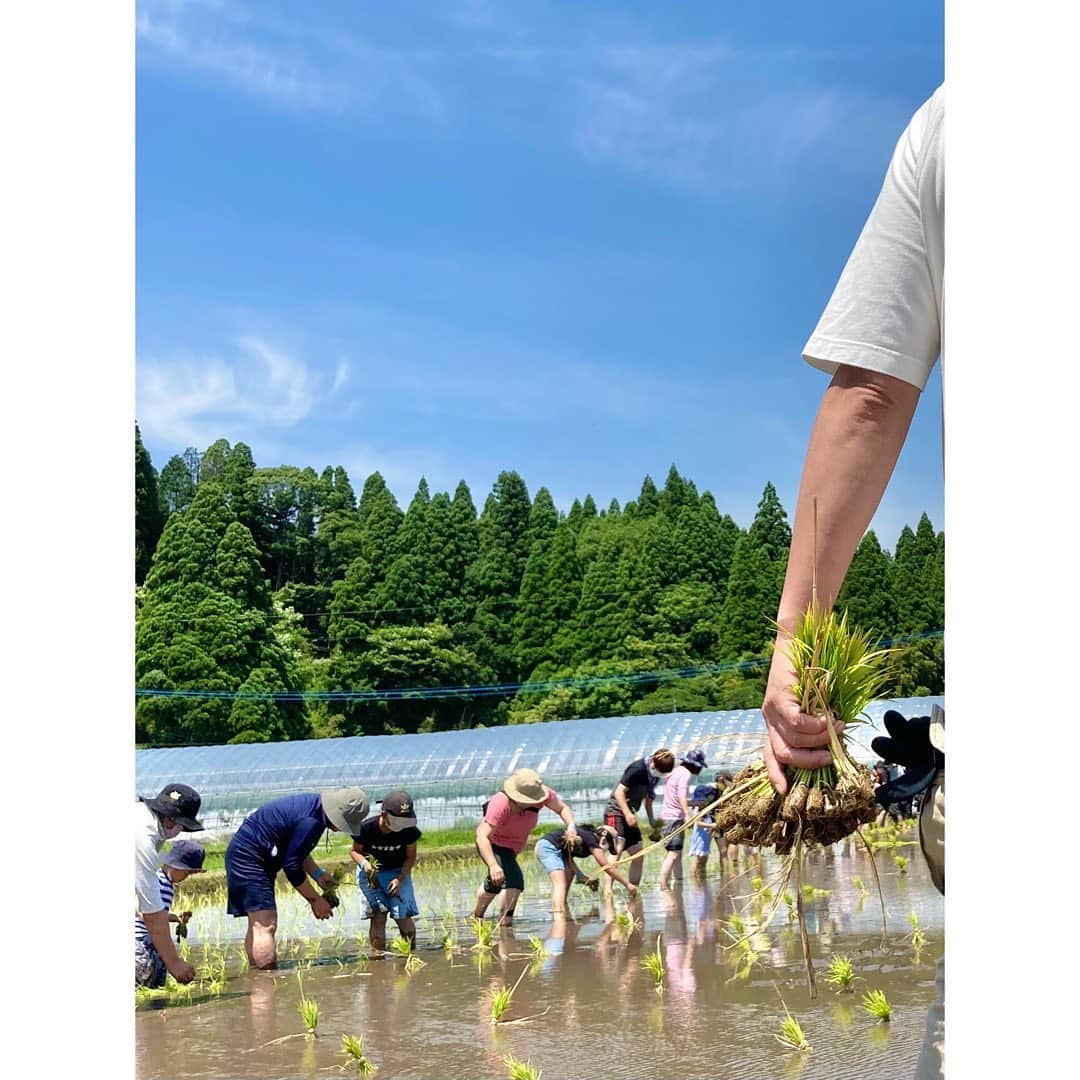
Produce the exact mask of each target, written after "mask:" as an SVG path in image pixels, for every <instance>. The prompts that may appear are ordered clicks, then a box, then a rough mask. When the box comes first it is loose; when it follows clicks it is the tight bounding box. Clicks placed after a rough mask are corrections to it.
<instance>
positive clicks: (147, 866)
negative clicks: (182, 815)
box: [135, 802, 166, 915]
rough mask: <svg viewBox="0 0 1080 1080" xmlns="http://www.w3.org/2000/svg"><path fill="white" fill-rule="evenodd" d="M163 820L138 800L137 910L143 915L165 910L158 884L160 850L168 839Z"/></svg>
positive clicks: (136, 840)
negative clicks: (158, 856)
mask: <svg viewBox="0 0 1080 1080" xmlns="http://www.w3.org/2000/svg"><path fill="white" fill-rule="evenodd" d="M165 839H166V837H165V835H164V833H162V831H161V821H160V819H159V818H158V816H157V814H155V813H154V812H153V810H151V809H150V808H149V807H148V806H147V805H146V803H144V802H137V803H136V804H135V910H136V911H138V912H141V913H142V914H143V915H152V914H153V913H154V912H155V911H163V910H164V909H165V905H164V904H163V903H162V902H161V886H160V885H159V884H158V858H157V855H158V852H159V851H160V850H161V845H162V844H164V843H165Z"/></svg>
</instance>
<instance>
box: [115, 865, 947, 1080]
mask: <svg viewBox="0 0 1080 1080" xmlns="http://www.w3.org/2000/svg"><path fill="white" fill-rule="evenodd" d="M904 850H905V854H907V855H909V856H911V860H910V864H909V866H908V868H907V872H906V873H905V874H900V873H899V872H898V870H897V868H896V866H895V865H894V864H893V862H892V861H891V860H890V858H889V856H888V853H884V854H879V856H878V863H879V866H880V872H881V880H882V886H883V889H884V893H885V901H886V910H887V912H888V916H889V929H888V934H887V937H886V940H885V943H884V946H883V945H882V938H881V915H880V908H879V905H878V900H877V895H876V892H875V891H873V890H874V886H873V878H872V874H871V871H870V867H869V862H868V859H867V857H866V856H865V855H864V854H862V853H861V852H854V851H853V850H851V849H850V848H847V847H839V846H838V847H837V848H834V849H831V850H829V851H827V852H818V853H816V854H815V855H814V856H812V857H811V858H810V860H809V861H808V864H807V868H806V874H805V878H804V881H805V882H806V883H809V884H813V885H815V886H817V887H818V888H820V889H826V890H829V892H828V894H827V895H821V894H818V895H817V896H816V897H815V898H814V899H813V900H809V901H808V902H807V914H808V922H809V928H810V931H811V934H812V941H813V948H814V953H815V958H816V960H817V962H818V964H817V966H818V969H819V972H820V969H821V968H822V967H823V966H824V965H825V963H827V961H828V959H829V956H830V955H831V954H832V953H846V954H849V955H850V956H851V957H852V959H853V961H854V963H855V967H856V970H857V972H858V973H859V975H860V976H861V979H862V981H860V982H859V983H857V984H856V987H857V990H856V993H855V994H842V995H841V994H837V993H835V992H833V991H832V990H830V989H829V988H828V987H827V986H826V985H825V984H824V983H823V982H822V981H821V980H820V977H819V992H818V999H817V1000H816V1001H810V999H809V996H808V993H807V989H806V983H805V975H804V973H803V969H802V955H801V950H800V947H799V942H798V935H797V932H796V931H795V930H794V928H793V924H791V923H789V921H788V919H787V917H786V913H785V909H784V907H783V905H781V908H780V910H779V912H778V913H777V914H776V916H775V918H774V920H773V923H772V926H771V927H770V930H769V933H768V935H767V937H760V938H759V939H757V945H758V947H759V950H760V956H759V961H758V962H757V963H756V964H755V965H754V966H753V967H752V968H751V969H750V971H749V973H745V970H744V969H736V968H735V966H734V961H733V956H732V953H731V951H730V949H729V948H728V947H727V946H729V945H730V941H731V938H730V936H729V935H728V933H727V932H726V930H725V925H724V924H725V923H726V920H728V919H729V918H730V916H731V915H732V914H733V913H740V914H742V916H743V917H744V918H746V919H747V920H749V919H750V918H751V916H752V909H751V908H750V907H749V906H748V904H749V901H750V894H751V893H752V891H753V890H752V887H751V885H750V879H751V877H752V876H753V875H755V874H759V875H761V876H762V877H764V878H765V879H766V881H768V878H769V875H770V872H771V871H773V870H775V868H776V864H775V863H774V862H773V861H772V860H771V859H765V860H764V862H758V861H757V860H751V859H749V858H744V859H743V860H742V861H741V862H740V863H739V865H738V867H737V868H736V869H734V870H733V869H731V868H730V867H724V868H721V866H720V864H719V863H718V862H717V861H716V860H715V859H714V860H713V865H712V868H711V873H710V876H709V878H708V879H707V880H706V881H705V882H703V883H702V882H695V881H691V880H690V879H689V877H688V878H687V880H686V881H685V882H684V884H683V886H682V888H681V889H680V890H675V891H674V892H672V893H661V892H660V891H659V890H657V889H656V888H655V886H654V885H652V884H650V883H654V882H655V880H656V875H657V871H658V868H659V859H651V860H650V861H649V862H648V864H647V868H646V875H645V882H646V888H645V889H644V890H643V895H642V897H641V900H640V901H639V902H638V903H636V904H635V905H634V906H633V907H632V908H631V911H632V913H633V914H634V915H635V916H636V918H637V919H638V920H639V922H640V923H641V928H640V929H636V930H634V931H633V932H631V933H630V934H628V935H626V934H623V933H621V932H620V931H619V929H618V927H617V926H616V925H615V924H614V923H613V922H612V921H611V916H612V914H613V911H612V909H611V908H607V909H605V905H604V904H603V903H602V902H600V901H597V900H596V899H594V897H593V894H591V893H588V892H585V891H583V890H580V889H579V888H575V890H574V891H573V893H572V902H571V909H572V912H573V916H574V917H573V919H572V921H570V922H567V923H565V924H560V923H556V922H553V921H552V919H551V917H550V912H549V908H548V890H547V881H546V876H545V875H544V874H543V872H542V871H541V870H540V868H539V866H538V865H537V864H536V863H535V860H534V859H533V858H532V857H531V856H525V857H524V860H523V861H524V864H525V867H526V872H527V888H528V891H527V893H526V897H525V898H523V902H522V904H521V906H520V907H519V910H518V918H517V919H516V921H515V925H514V927H513V929H512V930H506V931H503V932H502V934H501V936H500V937H499V938H498V939H497V944H496V948H495V950H494V951H493V952H492V953H491V954H490V956H489V957H488V958H487V959H486V962H483V961H480V962H478V960H477V954H476V953H474V952H471V951H470V950H469V946H471V945H472V943H473V941H474V938H473V936H472V932H471V930H470V929H469V928H468V926H467V923H466V921H465V920H464V918H462V915H463V914H464V913H465V912H466V911H467V910H468V909H469V907H470V905H471V900H472V895H473V892H474V890H475V887H476V884H477V882H478V879H479V877H480V876H481V875H480V874H479V873H478V871H479V870H480V867H479V864H477V865H476V866H473V865H466V866H463V867H460V868H457V869H454V870H445V869H443V870H438V871H432V872H431V873H429V874H428V875H427V876H426V877H425V876H424V875H422V874H420V872H419V871H418V874H417V881H416V888H417V895H418V900H419V902H420V905H421V908H422V909H423V910H424V912H425V915H424V917H422V919H421V920H420V943H421V952H420V955H421V957H422V958H423V959H424V960H425V961H426V963H425V966H424V967H423V968H422V969H420V970H419V971H418V972H417V973H416V974H414V975H412V976H409V975H407V974H405V972H404V970H403V961H402V960H401V959H375V960H371V961H368V962H366V963H365V962H363V961H360V962H358V960H357V954H358V948H359V943H358V936H357V935H358V934H362V933H364V927H365V924H364V923H363V922H362V920H361V919H360V917H359V913H358V909H359V907H360V905H359V897H358V896H357V895H356V893H355V892H354V891H353V890H343V892H344V897H343V899H344V903H343V909H344V910H343V912H342V914H341V915H339V916H338V917H336V918H335V920H334V925H332V926H329V927H328V926H325V925H324V924H316V923H315V922H314V921H313V920H311V919H310V917H307V918H304V917H303V916H304V913H303V912H302V911H295V912H292V913H289V912H288V911H287V910H286V908H285V907H284V906H283V909H282V925H283V926H284V927H286V928H287V929H288V934H286V935H285V938H284V942H283V949H282V951H283V953H285V954H286V955H287V956H288V957H289V958H288V959H286V960H285V961H284V964H285V967H284V968H283V970H280V971H277V972H274V973H255V972H246V973H243V974H240V975H237V976H234V977H232V978H230V979H229V981H228V984H227V988H226V990H225V992H224V993H223V994H222V995H221V996H220V997H216V998H210V999H207V1000H203V1001H201V1002H200V1003H197V1004H195V1005H174V1006H169V1007H167V1008H150V1009H145V1010H140V1011H139V1013H138V1015H137V1016H136V1057H137V1069H138V1076H139V1077H140V1078H142V1080H155V1078H158V1077H160V1078H162V1080H165V1078H169V1080H180V1078H184V1077H215V1078H226V1077H236V1078H241V1077H243V1078H248V1077H259V1078H271V1077H315V1076H318V1075H334V1072H331V1071H330V1070H331V1068H332V1067H333V1066H336V1065H338V1064H340V1063H341V1061H342V1060H343V1059H342V1057H341V1053H340V1045H341V1034H342V1033H343V1032H347V1033H350V1034H361V1033H362V1034H363V1036H364V1045H365V1049H366V1050H367V1052H368V1055H369V1057H370V1058H371V1060H372V1061H374V1062H375V1063H376V1064H378V1066H379V1072H378V1074H377V1078H378V1080H391V1078H399V1077H400V1078H410V1080H435V1078H440V1080H441V1078H445V1077H453V1078H454V1080H472V1078H476V1080H488V1078H492V1080H495V1078H500V1077H504V1076H506V1075H507V1072H506V1068H505V1066H504V1065H503V1064H502V1058H503V1055H505V1054H508V1053H512V1054H513V1055H514V1056H516V1057H518V1058H521V1059H524V1060H530V1059H531V1061H532V1063H533V1064H534V1065H535V1066H537V1067H538V1068H541V1069H543V1074H544V1078H545V1080H578V1078H598V1080H604V1078H609V1077H610V1078H623V1077H626V1078H640V1080H658V1078H666V1077H680V1078H688V1080H694V1078H712V1077H716V1076H724V1077H747V1078H750V1077H753V1078H754V1080H761V1078H763V1077H766V1078H767V1077H787V1076H798V1077H805V1078H807V1080H809V1078H812V1077H821V1078H830V1080H843V1078H846V1077H856V1076H859V1077H862V1076H864V1075H865V1074H866V1072H867V1070H868V1068H872V1069H873V1070H874V1071H876V1072H878V1073H879V1074H881V1075H889V1076H904V1075H909V1074H910V1073H911V1072H912V1070H913V1068H914V1063H915V1060H916V1058H917V1056H918V1050H919V1045H920V1043H921V1040H922V1031H923V1022H924V1015H925V1012H926V1008H927V1006H928V1005H929V1004H930V1003H931V1002H932V1001H933V998H934V964H935V961H936V960H937V958H938V957H939V956H940V955H941V953H942V950H943V939H944V933H943V929H944V928H943V915H944V905H943V901H942V898H941V897H940V896H939V895H938V894H937V892H936V891H935V890H934V888H933V886H932V884H931V883H930V881H929V878H928V876H927V873H926V870H925V867H924V865H923V863H922V860H921V858H920V857H919V856H918V854H916V853H915V852H916V851H917V849H914V850H913V849H910V848H908V849H904ZM856 877H861V879H862V880H863V881H864V882H865V883H866V885H867V887H868V888H870V889H871V893H870V895H869V896H866V897H863V896H862V894H861V892H860V890H859V889H858V888H857V887H856V884H855V882H854V879H855V878H856ZM616 892H617V894H619V895H617V900H618V906H619V907H620V908H621V907H622V906H623V905H622V901H621V890H618V889H617V890H616ZM449 911H455V912H456V913H457V916H458V918H457V924H456V936H457V941H458V944H459V950H458V951H457V952H456V953H455V954H453V955H448V954H447V953H445V952H444V951H443V950H442V949H440V948H439V947H438V942H439V940H440V939H441V937H442V933H443V926H444V924H449V917H448V916H447V915H444V912H449ZM912 911H914V912H915V913H916V914H917V916H918V919H919V923H920V925H921V926H922V928H923V929H924V931H925V932H926V934H927V938H928V942H927V944H926V946H924V948H923V949H922V950H921V955H919V956H918V957H917V958H916V956H915V955H914V954H913V952H912V949H911V945H910V941H909V939H908V935H909V933H910V930H911V926H910V923H909V921H908V915H909V913H910V912H912ZM200 919H201V920H202V922H203V923H204V931H205V938H206V939H213V938H215V937H217V938H220V939H221V940H222V941H223V942H227V941H228V940H230V939H232V938H234V937H235V936H236V935H237V934H238V933H239V932H242V929H243V922H242V921H241V920H237V921H235V922H234V921H233V920H228V919H226V920H224V921H218V920H216V919H213V918H210V917H209V916H208V915H207V914H206V913H200V915H199V916H198V917H197V920H196V921H199V920H200ZM391 925H392V924H391ZM290 934H291V935H292V940H291V943H290V937H289V935H290ZM657 934H660V935H661V938H660V948H661V952H662V954H663V956H664V959H665V965H666V968H667V986H666V989H665V992H664V993H663V994H662V995H657V994H656V993H654V991H653V988H652V981H651V978H650V976H649V975H648V974H647V973H646V972H645V971H644V970H642V968H641V959H642V957H643V956H644V955H645V953H647V952H649V951H651V950H653V949H654V948H655V947H656V938H657ZM299 935H303V936H304V937H305V938H308V939H309V940H305V941H304V942H303V943H302V944H301V943H300V942H299V941H298V940H297V938H298V936H299ZM315 935H318V936H317V937H314V936H315ZM534 936H535V937H538V938H540V939H541V940H543V941H544V943H545V945H546V948H547V951H548V953H549V954H550V955H548V956H547V957H546V958H545V959H543V960H540V961H538V962H535V963H532V964H531V965H530V961H529V957H528V953H529V948H530V946H529V939H530V937H534ZM313 937H314V940H311V938H313ZM192 940H197V939H196V938H195V935H194V934H193V936H192ZM316 950H318V951H317V952H316ZM199 952H200V950H199V949H198V948H196V950H195V954H196V955H195V957H194V958H193V959H194V960H195V961H196V962H197V961H198V958H199ZM298 963H299V964H300V965H301V966H302V967H303V988H304V992H305V993H306V995H307V996H308V997H309V998H314V999H315V1000H316V1001H317V1002H318V1004H319V1009H320V1015H319V1036H318V1037H317V1038H316V1039H313V1040H310V1041H309V1040H305V1039H304V1038H302V1037H300V1038H292V1039H287V1040H285V1041H280V1042H276V1043H275V1042H274V1040H279V1039H282V1037H283V1036H288V1035H292V1034H295V1033H299V1032H300V1031H301V1030H302V1025H301V1023H300V1017H299V1013H298V1011H297V1006H298V1001H299V992H298V986H297V977H296V965H297V964H298ZM525 968H528V973H527V974H526V975H525V977H524V979H523V980H522V982H521V984H520V987H519V989H518V990H517V992H516V994H515V995H514V999H513V1004H512V1005H511V1007H510V1009H509V1011H508V1013H507V1014H506V1015H507V1018H508V1019H510V1020H513V1019H519V1018H528V1017H535V1019H532V1020H529V1021H528V1022H526V1023H522V1024H507V1025H499V1026H494V1027H493V1026H492V1025H491V1023H490V1022H489V1016H490V1013H489V1006H488V1000H487V998H488V994H489V992H490V991H491V989H493V988H494V987H496V986H501V985H503V984H505V983H512V982H513V981H514V980H516V979H517V977H518V976H519V974H521V972H522V970H523V969H525ZM871 988H879V989H881V990H884V992H885V994H886V995H887V997H888V999H889V1001H890V1002H891V1004H892V1006H893V1016H892V1022H891V1023H889V1024H880V1025H879V1024H875V1022H874V1021H873V1020H872V1019H870V1018H869V1017H868V1016H866V1015H865V1014H864V1013H862V1011H861V1009H860V1008H859V999H860V997H861V995H862V993H863V991H865V990H866V989H871ZM781 995H782V997H783V1000H784V1001H785V1002H786V1004H787V1007H788V1008H789V1009H790V1011H791V1012H792V1014H793V1015H794V1016H796V1017H797V1018H798V1019H799V1020H800V1022H801V1023H802V1026H803V1030H804V1031H805V1033H806V1037H807V1039H808V1040H809V1042H810V1043H811V1045H812V1046H813V1050H812V1051H811V1052H810V1053H809V1054H799V1053H794V1052H792V1051H789V1050H785V1049H784V1048H783V1047H781V1046H780V1045H779V1044H778V1043H777V1042H776V1041H775V1039H774V1038H773V1034H774V1033H776V1032H778V1031H779V1021H780V1019H781V1018H782V1016H783V1007H782V1006H781V1004H780V996H781ZM346 1075H347V1074H346Z"/></svg>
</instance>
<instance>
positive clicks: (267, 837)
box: [225, 787, 368, 969]
mask: <svg viewBox="0 0 1080 1080" xmlns="http://www.w3.org/2000/svg"><path fill="white" fill-rule="evenodd" d="M367 812H368V797H367V795H366V794H365V793H364V790H363V788H358V787H351V788H335V789H334V790H331V791H324V792H322V793H321V794H313V795H286V796H284V797H283V798H280V799H274V801H273V802H268V803H267V804H266V805H265V806H260V807H259V809H258V810H256V811H255V812H254V813H252V814H249V815H248V816H247V817H246V818H245V819H244V822H243V824H242V825H241V826H240V828H239V829H237V830H236V835H235V836H233V838H232V840H230V841H229V846H228V847H227V848H226V849H225V878H226V881H227V883H228V888H229V906H228V911H229V914H230V915H234V916H236V918H238V919H239V918H243V917H244V916H247V921H248V929H247V936H246V938H245V939H244V948H245V949H246V950H247V956H248V961H249V963H250V964H251V966H252V967H253V968H262V969H267V968H272V967H275V966H276V965H277V945H276V943H275V940H274V935H275V934H276V933H277V900H276V899H275V897H274V879H275V878H276V877H277V874H278V871H279V870H280V871H281V872H282V873H284V875H285V878H286V880H287V881H288V882H289V884H290V885H291V886H292V887H293V888H294V889H295V890H296V891H297V892H298V893H299V894H300V895H301V896H302V897H303V898H304V899H305V900H306V901H307V902H308V903H309V904H310V905H311V913H312V915H314V916H315V918H316V919H329V918H330V915H331V913H332V912H333V908H332V907H331V905H330V901H329V900H327V899H326V897H325V896H323V895H322V894H321V893H320V892H318V891H317V890H316V889H315V887H314V886H313V885H312V884H311V881H316V882H318V881H319V880H320V879H322V878H323V877H327V884H329V883H330V880H331V879H329V877H328V875H327V873H326V871H325V870H323V868H322V867H321V866H319V865H318V864H317V863H316V862H315V860H314V859H313V858H312V857H311V853H312V852H313V851H314V850H315V846H316V844H318V842H319V839H320V838H321V837H322V834H323V833H324V832H325V831H326V830H327V829H330V830H331V831H332V832H343V833H346V834H347V835H349V836H352V835H353V833H355V832H358V831H359V829H360V826H361V825H362V824H363V823H364V818H366V817H367ZM308 878H311V881H309V880H308Z"/></svg>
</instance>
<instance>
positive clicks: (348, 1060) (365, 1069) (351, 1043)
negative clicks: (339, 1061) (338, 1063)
mask: <svg viewBox="0 0 1080 1080" xmlns="http://www.w3.org/2000/svg"><path fill="white" fill-rule="evenodd" d="M341 1052H342V1053H343V1054H344V1055H345V1064H344V1065H343V1066H342V1069H343V1070H344V1069H347V1068H348V1067H349V1066H350V1065H352V1066H354V1067H355V1068H356V1075H357V1076H370V1075H371V1074H372V1073H373V1072H375V1070H376V1069H377V1068H378V1067H379V1066H378V1065H376V1064H374V1063H373V1062H372V1061H371V1060H370V1059H369V1058H368V1056H367V1054H365V1053H364V1036H363V1035H342V1036H341Z"/></svg>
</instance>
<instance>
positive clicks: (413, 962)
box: [405, 953, 425, 975]
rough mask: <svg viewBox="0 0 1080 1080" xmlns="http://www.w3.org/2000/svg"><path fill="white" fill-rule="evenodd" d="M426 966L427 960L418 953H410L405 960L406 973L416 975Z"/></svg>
mask: <svg viewBox="0 0 1080 1080" xmlns="http://www.w3.org/2000/svg"><path fill="white" fill-rule="evenodd" d="M424 966H425V962H424V961H423V960H421V959H420V957H419V956H417V954H416V953H409V958H408V959H407V960H406V961H405V974H406V975H415V974H416V973H417V972H418V971H419V970H420V969H421V968H422V967H424Z"/></svg>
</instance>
